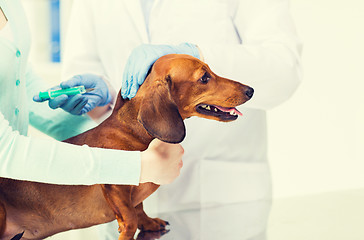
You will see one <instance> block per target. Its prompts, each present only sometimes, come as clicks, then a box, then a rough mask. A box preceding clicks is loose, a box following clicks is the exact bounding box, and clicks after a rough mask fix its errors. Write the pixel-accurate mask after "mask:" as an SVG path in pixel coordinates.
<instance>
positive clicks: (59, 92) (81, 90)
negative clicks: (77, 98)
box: [39, 86, 86, 100]
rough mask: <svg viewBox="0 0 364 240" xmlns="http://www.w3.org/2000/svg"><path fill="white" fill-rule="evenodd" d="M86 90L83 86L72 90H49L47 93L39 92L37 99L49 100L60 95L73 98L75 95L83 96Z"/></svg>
mask: <svg viewBox="0 0 364 240" xmlns="http://www.w3.org/2000/svg"><path fill="white" fill-rule="evenodd" d="M85 92H86V89H85V87H84V86H77V87H72V88H65V89H58V90H49V91H47V92H40V93H39V98H40V99H41V100H49V99H53V98H55V97H58V96H60V95H63V94H66V95H67V96H73V95H76V94H84V93H85Z"/></svg>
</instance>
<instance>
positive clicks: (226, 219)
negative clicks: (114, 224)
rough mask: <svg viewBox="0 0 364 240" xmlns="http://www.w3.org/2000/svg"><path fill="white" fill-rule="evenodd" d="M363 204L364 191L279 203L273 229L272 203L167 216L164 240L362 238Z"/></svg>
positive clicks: (83, 233) (88, 234)
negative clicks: (167, 226)
mask: <svg viewBox="0 0 364 240" xmlns="http://www.w3.org/2000/svg"><path fill="white" fill-rule="evenodd" d="M363 202H364V189H362V190H351V191H342V192H330V193H324V194H318V195H310V196H302V197H292V198H284V199H276V200H274V201H273V205H272V209H271V212H270V216H269V221H268V225H266V221H267V216H268V214H269V206H270V203H269V201H266V202H264V201H261V202H250V203H241V204H233V205H226V206H221V207H217V208H210V209H204V210H203V209H202V210H194V211H182V212H179V213H166V214H164V215H162V216H161V217H162V218H163V219H165V220H168V221H170V224H171V225H170V226H169V229H171V231H170V232H169V233H167V234H166V235H164V236H162V237H161V238H160V239H161V240H172V239H173V240H221V239H229V240H308V239H309V240H342V239H347V240H362V239H364V229H363V227H362V223H363V218H364V205H363ZM115 231H116V229H115ZM265 233H266V234H265ZM96 236H97V233H96V232H95V230H94V228H91V229H84V230H79V231H70V232H66V233H61V234H58V235H55V236H53V237H51V238H48V239H50V240H65V239H82V240H84V239H87V240H97V237H96ZM222 237H225V238H222ZM146 239H147V238H140V240H146Z"/></svg>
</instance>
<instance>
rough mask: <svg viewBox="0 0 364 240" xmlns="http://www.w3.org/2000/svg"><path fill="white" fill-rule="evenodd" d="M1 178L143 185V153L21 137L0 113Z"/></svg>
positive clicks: (55, 182) (68, 182) (67, 182)
mask: <svg viewBox="0 0 364 240" xmlns="http://www.w3.org/2000/svg"><path fill="white" fill-rule="evenodd" d="M0 176H1V177H5V178H12V179H19V180H27V181H35V182H45V183H53V184H70V185H74V184H80V185H91V184H99V183H111V184H131V185H138V184H139V176H140V153H139V152H127V151H119V150H110V149H101V148H90V147H88V146H86V145H84V146H76V145H72V144H67V143H63V142H58V141H56V140H54V139H42V138H36V137H27V136H23V135H20V134H19V132H18V131H14V130H13V129H12V127H10V126H9V123H8V121H7V120H6V119H5V118H4V116H3V114H2V113H1V112H0Z"/></svg>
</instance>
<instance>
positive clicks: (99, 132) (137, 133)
mask: <svg viewBox="0 0 364 240" xmlns="http://www.w3.org/2000/svg"><path fill="white" fill-rule="evenodd" d="M140 102H141V99H140V98H139V97H134V98H133V99H131V100H124V99H122V98H121V96H120V93H119V94H118V98H117V101H116V104H115V107H114V110H113V112H112V114H111V115H110V116H109V117H108V118H107V119H106V120H105V121H104V122H102V123H101V124H100V125H99V126H97V127H95V128H93V129H91V130H89V131H87V132H84V133H82V134H80V135H77V136H75V137H73V138H70V139H67V140H65V142H68V143H72V144H77V145H83V144H86V145H88V146H90V147H100V148H111V149H120V150H130V151H131V150H135V151H144V150H145V149H147V148H148V145H149V143H150V142H151V141H152V140H153V137H152V136H151V135H150V134H149V133H148V132H147V131H146V130H145V129H144V127H143V125H142V124H141V123H139V122H138V112H139V107H140Z"/></svg>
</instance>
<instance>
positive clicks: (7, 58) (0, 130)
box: [0, 0, 140, 185]
mask: <svg viewBox="0 0 364 240" xmlns="http://www.w3.org/2000/svg"><path fill="white" fill-rule="evenodd" d="M0 7H1V9H2V10H3V12H4V14H5V16H6V17H7V19H8V24H9V26H10V29H11V32H12V34H13V39H14V41H11V40H10V39H8V38H5V37H4V36H0V91H1V93H0V176H1V177H6V178H13V179H21V180H29V181H38V182H47V183H55V184H96V183H113V184H134V185H137V184H138V183H139V177H140V153H139V152H127V151H119V150H107V149H100V148H90V147H88V146H75V145H71V144H66V143H62V142H58V141H56V140H53V139H51V140H49V139H40V138H34V137H27V136H26V135H27V131H28V125H29V123H31V124H32V125H33V126H34V127H36V128H38V129H39V130H41V131H42V132H44V133H46V134H48V135H50V136H52V137H54V138H55V139H58V140H64V139H66V138H69V137H71V136H74V135H77V134H79V133H81V132H83V131H85V130H87V129H90V128H92V127H94V126H96V125H95V123H94V122H93V121H92V120H90V119H89V117H87V116H82V117H79V116H73V115H70V114H68V113H66V112H64V111H63V110H51V109H50V108H49V107H48V106H47V104H46V103H43V104H39V103H35V102H33V101H32V96H33V95H34V94H37V93H38V92H39V91H40V90H43V89H45V88H46V84H45V83H44V82H43V81H42V80H41V79H40V78H39V77H38V76H36V75H35V74H34V73H33V72H32V70H31V68H30V66H29V64H28V62H27V59H28V54H29V47H30V34H29V30H28V24H27V21H26V18H25V14H24V11H23V8H22V6H21V2H20V0H11V1H5V0H0Z"/></svg>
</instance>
